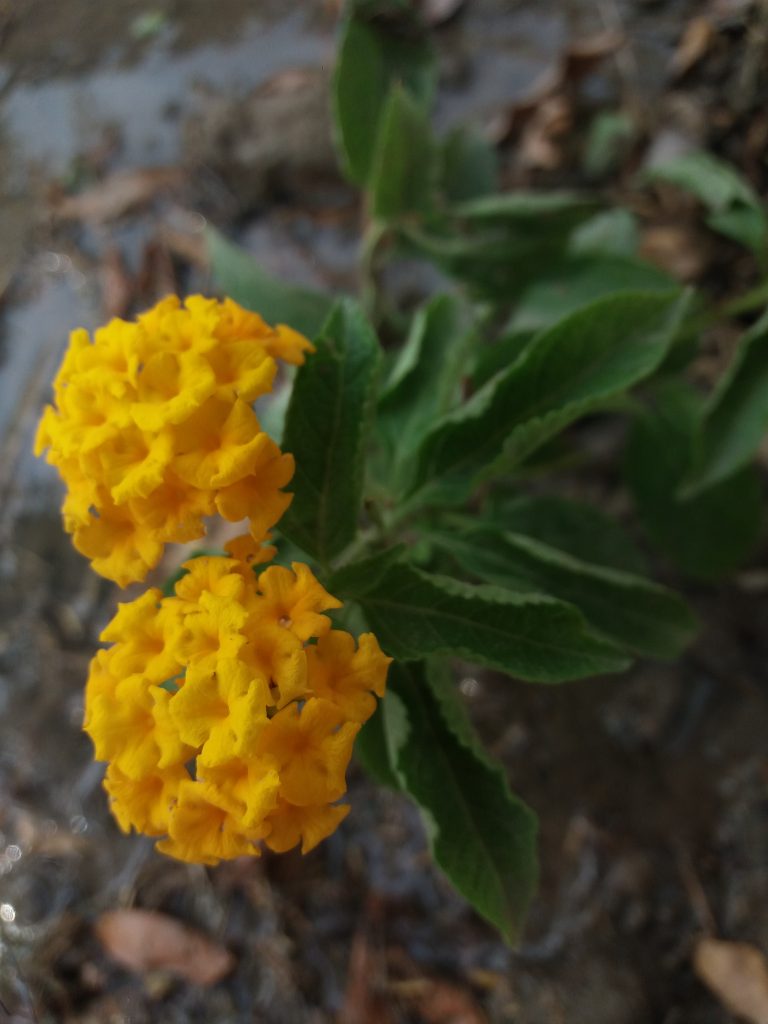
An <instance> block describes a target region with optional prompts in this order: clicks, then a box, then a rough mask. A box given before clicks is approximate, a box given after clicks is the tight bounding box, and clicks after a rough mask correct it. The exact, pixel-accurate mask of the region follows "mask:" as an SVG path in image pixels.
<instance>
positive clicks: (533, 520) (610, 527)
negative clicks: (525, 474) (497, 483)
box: [483, 495, 647, 575]
mask: <svg viewBox="0 0 768 1024" xmlns="http://www.w3.org/2000/svg"><path fill="white" fill-rule="evenodd" d="M483 522H484V523H485V522H487V523H488V525H490V526H493V527H494V528H497V529H500V530H505V531H510V532H512V533H523V534H525V535H526V536H528V537H533V538H534V539H535V540H538V541H541V542H542V543H543V544H549V545H551V546H552V547H554V548H562V550H563V551H568V552H570V553H571V554H572V555H574V556H575V557H576V558H580V559H582V561H585V562H592V563H594V564H595V565H602V566H605V568H607V569H621V570H623V571H624V572H630V573H635V574H637V575H642V574H643V573H644V572H645V571H646V568H647V566H646V562H645V559H644V558H643V556H642V555H641V554H640V552H639V551H638V549H637V548H636V546H635V545H634V544H633V542H632V541H631V540H630V538H629V537H628V536H627V534H626V532H625V531H624V530H623V528H622V527H621V526H620V525H619V524H618V523H617V522H616V521H615V520H614V519H612V518H611V517H610V516H608V515H606V514H605V513H604V512H602V511H601V510H600V509H599V508H595V507H594V506H593V505H585V504H584V503H583V502H580V501H572V500H569V499H567V498H559V497H554V496H552V495H535V496H530V497H529V496H525V497H515V498H513V499H511V500H509V499H506V500H504V499H495V500H494V499H491V500H490V501H489V503H488V508H487V510H486V511H485V514H484V516H483Z"/></svg>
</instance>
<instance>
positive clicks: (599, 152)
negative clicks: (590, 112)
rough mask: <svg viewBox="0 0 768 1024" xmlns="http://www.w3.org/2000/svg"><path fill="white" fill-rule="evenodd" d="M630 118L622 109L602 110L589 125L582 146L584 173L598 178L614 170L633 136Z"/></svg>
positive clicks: (634, 128) (633, 129) (634, 129)
mask: <svg viewBox="0 0 768 1024" xmlns="http://www.w3.org/2000/svg"><path fill="white" fill-rule="evenodd" d="M636 131H637V129H636V127H635V123H634V121H633V119H632V117H631V116H630V115H629V114H627V113H625V112H624V111H623V110H619V111H616V110H604V111H602V112H601V113H599V114H597V115H596V116H595V117H594V118H593V120H592V123H591V124H590V126H589V131H588V134H587V139H586V144H585V147H584V170H585V172H586V173H587V175H589V177H590V178H599V177H602V176H603V175H604V174H607V173H609V172H610V171H611V170H615V169H616V167H617V165H618V164H619V161H620V160H621V159H622V158H623V157H624V155H625V154H626V152H627V149H628V148H629V144H630V143H631V142H632V139H633V138H634V136H635V135H636Z"/></svg>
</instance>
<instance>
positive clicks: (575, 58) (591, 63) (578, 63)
mask: <svg viewBox="0 0 768 1024" xmlns="http://www.w3.org/2000/svg"><path fill="white" fill-rule="evenodd" d="M624 43H625V36H624V34H623V33H622V32H619V31H618V30H616V29H606V31H605V32H600V33H599V34H598V35H594V36H588V37H587V38H585V39H578V40H575V41H574V42H572V43H571V44H570V45H569V46H568V49H567V50H566V51H565V53H564V54H563V79H564V80H565V81H568V80H573V79H578V78H582V77H583V76H584V75H588V74H589V73H590V71H593V70H594V68H595V67H597V65H598V64H599V63H600V61H601V60H604V59H605V58H606V57H610V56H611V55H612V54H614V53H616V51H617V50H620V49H621V47H622V46H623V45H624Z"/></svg>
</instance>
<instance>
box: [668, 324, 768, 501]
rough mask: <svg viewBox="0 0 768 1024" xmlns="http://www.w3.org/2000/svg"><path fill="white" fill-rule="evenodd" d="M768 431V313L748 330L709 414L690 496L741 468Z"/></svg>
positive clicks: (704, 426) (722, 380)
mask: <svg viewBox="0 0 768 1024" xmlns="http://www.w3.org/2000/svg"><path fill="white" fill-rule="evenodd" d="M766 431H768V313H766V314H765V315H764V316H763V317H761V319H760V320H758V321H757V323H756V324H754V326H753V327H752V328H751V329H750V330H749V331H747V333H746V334H745V335H744V337H743V338H742V339H741V343H740V344H739V348H738V350H737V352H736V355H735V357H734V359H733V361H732V363H731V365H730V366H729V367H728V370H727V372H726V373H725V375H724V376H723V377H722V379H721V380H720V382H719V384H718V386H717V388H716V390H715V391H714V393H713V395H712V397H711V399H710V400H709V402H708V403H707V405H706V407H705V410H704V418H703V422H702V429H701V436H700V439H699V440H698V442H697V446H696V452H695V457H694V462H693V469H692V471H691V474H690V476H689V479H688V481H687V484H688V486H687V488H686V491H685V493H686V494H695V493H697V492H699V491H701V490H704V489H705V488H707V487H711V486H712V484H715V483H717V482H718V481H720V480H724V479H725V478H726V477H729V476H730V475H731V474H733V473H734V472H735V471H736V470H738V469H741V468H742V467H744V466H745V465H747V463H748V462H749V461H750V460H751V459H752V458H753V457H754V455H755V453H756V451H757V449H758V447H759V446H760V443H761V441H762V439H763V438H764V437H765V434H766Z"/></svg>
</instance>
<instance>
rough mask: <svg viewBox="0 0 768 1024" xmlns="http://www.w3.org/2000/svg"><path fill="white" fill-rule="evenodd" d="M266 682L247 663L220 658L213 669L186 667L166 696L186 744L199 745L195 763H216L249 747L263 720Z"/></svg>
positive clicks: (240, 754)
mask: <svg viewBox="0 0 768 1024" xmlns="http://www.w3.org/2000/svg"><path fill="white" fill-rule="evenodd" d="M269 703H270V696H269V686H268V685H267V680H266V679H265V678H264V677H263V676H255V677H254V676H253V675H252V673H251V671H250V670H249V668H248V666H247V665H245V664H244V663H243V662H242V661H236V660H235V659H232V658H220V659H219V660H218V661H217V663H216V668H214V669H202V670H201V669H199V668H197V667H196V666H194V665H193V666H191V667H190V669H189V671H188V672H187V676H186V679H185V680H184V685H183V686H182V687H181V689H180V690H179V692H178V693H177V694H176V695H175V696H174V697H173V699H172V701H171V708H170V712H171V717H172V718H173V721H174V723H175V725H176V728H177V730H178V733H179V736H180V737H181V739H182V740H183V741H184V742H185V743H189V744H190V746H192V747H197V748H199V749H200V753H199V755H198V764H204V765H219V764H224V762H226V761H229V760H231V759H232V758H233V757H245V756H247V755H248V754H250V753H252V752H253V750H254V746H255V742H256V737H257V736H258V735H259V733H260V732H261V731H262V729H264V727H265V726H266V725H267V706H268V705H269Z"/></svg>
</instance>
